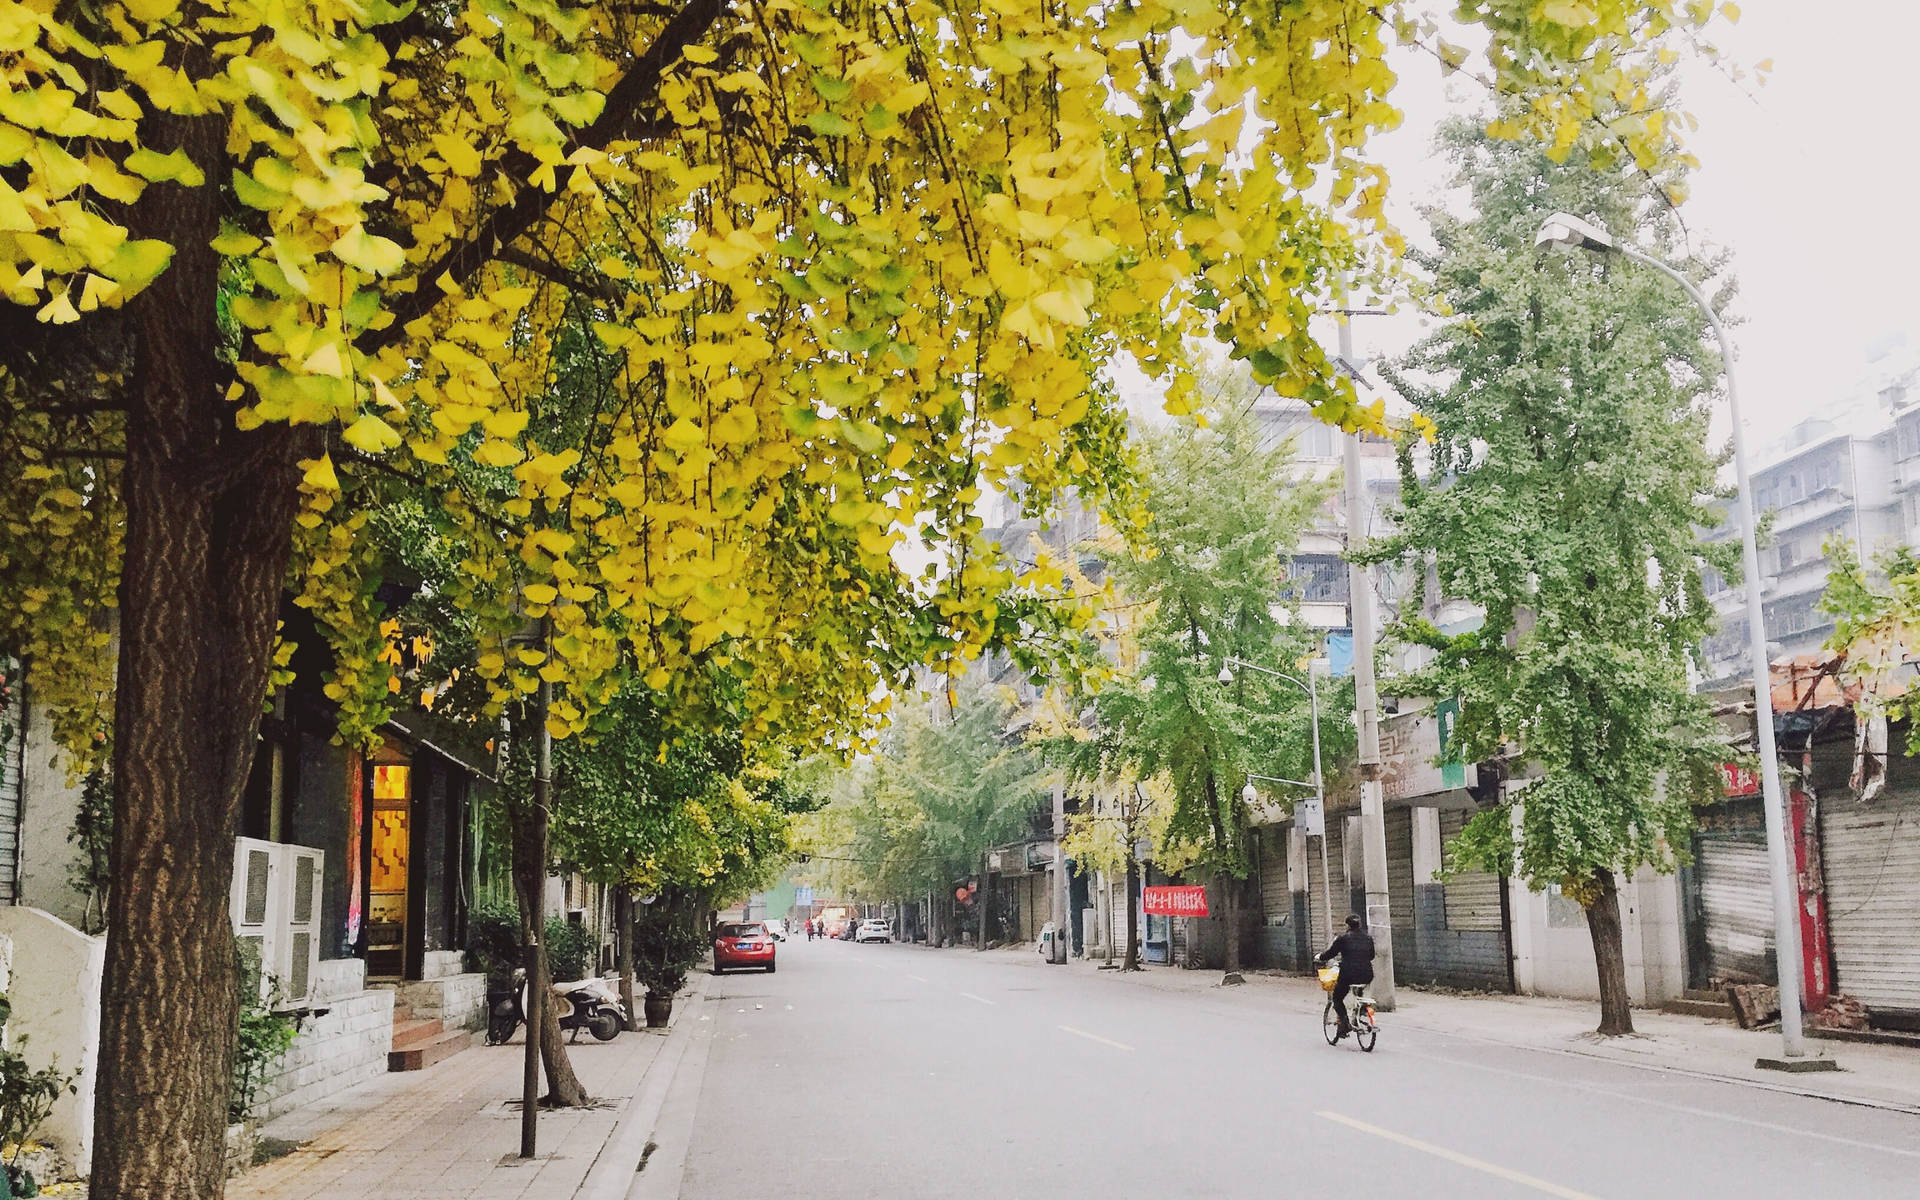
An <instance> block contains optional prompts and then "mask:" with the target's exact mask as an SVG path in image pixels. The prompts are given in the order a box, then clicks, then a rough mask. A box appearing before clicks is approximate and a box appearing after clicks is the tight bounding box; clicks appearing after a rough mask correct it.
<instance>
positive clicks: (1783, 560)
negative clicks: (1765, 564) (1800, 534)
mask: <svg viewBox="0 0 1920 1200" xmlns="http://www.w3.org/2000/svg"><path fill="white" fill-rule="evenodd" d="M1778 557H1779V562H1780V565H1779V567H1778V568H1776V569H1777V570H1778V571H1780V572H1781V573H1783V574H1784V573H1785V572H1787V571H1791V570H1793V564H1794V563H1795V562H1796V561H1798V551H1797V547H1796V546H1795V545H1794V543H1793V541H1792V539H1787V540H1785V541H1782V542H1781V543H1780V549H1779V552H1778Z"/></svg>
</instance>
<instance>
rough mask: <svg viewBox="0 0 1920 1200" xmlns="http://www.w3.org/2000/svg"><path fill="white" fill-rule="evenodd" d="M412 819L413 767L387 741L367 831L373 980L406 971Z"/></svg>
mask: <svg viewBox="0 0 1920 1200" xmlns="http://www.w3.org/2000/svg"><path fill="white" fill-rule="evenodd" d="M412 817H413V768H412V766H411V765H410V764H409V763H408V762H407V761H406V760H405V759H403V758H401V756H400V755H399V754H398V753H397V752H396V751H395V749H394V748H393V747H392V746H391V745H389V746H387V747H385V748H384V749H383V751H382V752H381V753H379V754H377V755H375V757H374V760H373V811H372V818H373V819H372V820H371V821H369V822H368V830H367V836H368V841H369V843H370V846H369V853H368V863H367V976H368V977H369V978H375V979H399V978H401V977H402V975H404V974H405V971H406V959H407V900H408V896H407V875H408V868H409V866H410V863H411V858H412Z"/></svg>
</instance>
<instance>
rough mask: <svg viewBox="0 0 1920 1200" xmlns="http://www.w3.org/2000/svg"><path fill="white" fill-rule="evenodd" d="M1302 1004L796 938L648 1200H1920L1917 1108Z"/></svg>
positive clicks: (745, 1010) (666, 1125) (721, 1051)
mask: <svg viewBox="0 0 1920 1200" xmlns="http://www.w3.org/2000/svg"><path fill="white" fill-rule="evenodd" d="M1310 1003H1311V999H1310V998H1301V999H1299V1000H1285V1001H1281V1000H1276V999H1275V993H1274V991H1273V990H1272V989H1258V990H1257V991H1256V990H1254V989H1209V990H1205V991H1199V992H1168V991H1163V990H1156V989H1154V988H1150V987H1143V986H1140V985H1138V984H1137V983H1135V982H1132V981H1125V980H1121V979H1118V978H1116V977H1115V976H1113V975H1112V974H1100V973H1094V972H1090V971H1086V970H1084V969H1081V968H1077V967H1076V968H1062V967H1046V966H1044V965H1042V964H1040V963H1039V961H1038V956H1035V959H1034V962H1033V963H1032V964H1030V965H1029V964H1024V963H1018V962H1009V961H1007V960H1006V959H1004V958H1000V959H995V958H994V957H992V956H975V955H972V954H969V953H966V952H964V951H929V950H925V949H921V948H916V947H906V946H853V945H848V944H845V943H840V942H818V943H813V944H808V943H806V942H798V943H795V942H789V943H787V944H786V945H785V946H783V947H782V948H781V950H780V971H779V973H778V974H775V975H759V974H747V975H728V976H725V977H722V978H719V979H715V980H713V981H712V982H711V986H710V988H709V992H708V1001H707V1003H706V1005H705V1006H704V1007H703V1009H702V1011H701V1013H700V1014H699V1016H704V1017H707V1018H708V1020H706V1021H704V1022H700V1023H699V1024H698V1025H697V1026H696V1037H695V1041H694V1043H693V1044H692V1048H691V1049H690V1050H689V1052H688V1069H684V1070H683V1071H682V1073H681V1082H680V1083H678V1084H677V1085H676V1088H675V1092H674V1094H672V1095H670V1096H669V1100H668V1114H669V1115H668V1118H667V1119H666V1120H665V1121H664V1122H663V1124H662V1127H661V1130H660V1132H659V1135H658V1140H659V1142H660V1145H661V1149H660V1151H659V1156H658V1157H659V1161H658V1162H657V1164H651V1165H650V1166H649V1168H648V1171H647V1172H644V1173H643V1175H642V1176H641V1180H642V1183H643V1184H644V1185H645V1186H644V1187H636V1190H635V1193H634V1195H636V1196H641V1195H646V1196H649V1197H652V1196H662V1195H672V1194H673V1191H672V1188H671V1184H672V1183H673V1182H675V1179H674V1178H673V1177H677V1180H678V1182H679V1184H680V1189H681V1190H680V1192H679V1194H680V1195H682V1196H684V1197H686V1198H687V1200H759V1198H761V1197H767V1198H780V1200H841V1198H846V1200H871V1198H889V1197H902V1198H906V1197H914V1198H923V1197H926V1198H932V1197H956V1198H960V1197H964V1198H965V1200H986V1198H995V1200H998V1198H1001V1197H1046V1198H1049V1200H1057V1198H1059V1197H1080V1196H1100V1197H1151V1198H1153V1200H1162V1198H1170V1197H1222V1196H1234V1197H1238V1196H1301V1197H1306V1196H1313V1197H1320V1196H1325V1195H1334V1194H1342V1193H1345V1194H1348V1195H1354V1196H1367V1197H1369V1198H1377V1197H1399V1196H1409V1197H1413V1196H1417V1197H1423V1198H1425V1197H1454V1196H1458V1197H1474V1198H1481V1197H1509V1196H1512V1197H1538V1196H1542V1195H1547V1196H1559V1197H1581V1196H1605V1197H1616V1198H1625V1197H1634V1198H1651V1197H1668V1196H1672V1197H1689V1198H1695V1200H1697V1198H1699V1197H1720V1196H1737V1197H1775V1196H1778V1197H1806V1196H1846V1197H1849V1198H1850V1200H1851V1198H1853V1197H1862V1198H1865V1197H1873V1198H1879V1197H1917V1198H1920V1117H1914V1116H1909V1115H1906V1114H1902V1113H1895V1112H1885V1111H1880V1110H1875V1109H1869V1108H1862V1107H1857V1106H1848V1105H1841V1104H1835V1103H1832V1102H1828V1101H1821V1100H1812V1099H1807V1098H1804V1097H1799V1096H1793V1095H1786V1094H1781V1093H1777V1092H1769V1091H1763V1090H1758V1089H1754V1088H1749V1087H1742V1086H1738V1085H1734V1084H1726V1083H1720V1082H1716V1081H1712V1080H1703V1079H1698V1078H1694V1077H1689V1076H1685V1075H1679V1074H1675V1073H1671V1072H1658V1071H1647V1070H1640V1069H1635V1068H1633V1067H1631V1066H1622V1065H1616V1064H1614V1063H1610V1062H1603V1061H1596V1060H1593V1059H1589V1058H1584V1057H1578V1056H1572V1055H1566V1054H1556V1053H1552V1052H1549V1051H1541V1050H1527V1049H1518V1048H1514V1047H1507V1046H1500V1045H1494V1044H1489V1043H1486V1042H1484V1041H1475V1040H1469V1039H1464V1038H1457V1037H1451V1036H1448V1035H1444V1034H1436V1033H1432V1032H1423V1031H1419V1030H1413V1029H1405V1028H1402V1029H1396V1028H1395V1027H1394V1026H1393V1024H1392V1016H1391V1015H1390V1014H1388V1015H1386V1016H1384V1017H1383V1021H1384V1022H1385V1026H1384V1031H1383V1033H1382V1035H1381V1039H1380V1046H1379V1049H1378V1051H1377V1052H1376V1053H1374V1054H1371V1055H1364V1054H1361V1053H1360V1052H1358V1051H1357V1050H1355V1049H1353V1048H1352V1047H1351V1045H1350V1044H1343V1045H1342V1046H1340V1047H1338V1048H1333V1047H1329V1046H1327V1045H1326V1043H1325V1042H1324V1041H1323V1040H1322V1038H1321V1034H1320V1028H1319V1021H1318V1018H1317V1017H1316V1016H1315V1015H1313V1014H1312V1013H1311V1012H1310V1011H1309V1010H1307V1009H1306V1008H1305V1007H1304V1005H1306V1004H1310ZM688 1015H689V1016H694V1014H688ZM695 1019H696V1020H698V1017H695ZM683 1164H684V1170H682V1166H683Z"/></svg>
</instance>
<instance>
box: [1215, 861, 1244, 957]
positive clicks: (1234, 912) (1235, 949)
mask: <svg viewBox="0 0 1920 1200" xmlns="http://www.w3.org/2000/svg"><path fill="white" fill-rule="evenodd" d="M1216 878H1217V879H1218V881H1219V884H1220V898H1221V900H1222V901H1224V902H1225V905H1226V910H1227V919H1226V929H1227V956H1226V957H1227V965H1226V972H1227V974H1229V975H1232V974H1234V973H1236V972H1238V971H1239V970H1240V889H1239V887H1238V886H1237V884H1238V883H1239V881H1238V880H1236V879H1235V878H1234V877H1233V876H1231V875H1229V874H1227V873H1226V872H1225V871H1222V872H1220V874H1219V875H1218V876H1216Z"/></svg>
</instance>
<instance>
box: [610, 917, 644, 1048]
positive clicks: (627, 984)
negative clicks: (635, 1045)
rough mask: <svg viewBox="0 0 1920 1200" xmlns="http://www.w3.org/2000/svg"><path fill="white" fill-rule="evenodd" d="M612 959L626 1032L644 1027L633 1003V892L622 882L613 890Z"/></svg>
mask: <svg viewBox="0 0 1920 1200" xmlns="http://www.w3.org/2000/svg"><path fill="white" fill-rule="evenodd" d="M613 931H614V932H613V936H614V943H613V961H614V966H615V968H616V969H617V970H618V971H619V972H620V1004H621V1006H622V1007H624V1008H625V1009H626V1010H627V1032H628V1033H633V1032H635V1031H637V1030H639V1029H641V1028H643V1027H644V1022H642V1021H641V1019H640V1010H639V1009H638V1008H637V1007H635V1006H634V1003H633V893H632V892H630V891H628V890H627V888H626V885H624V884H622V885H621V886H620V887H618V888H615V889H614V892H613Z"/></svg>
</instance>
